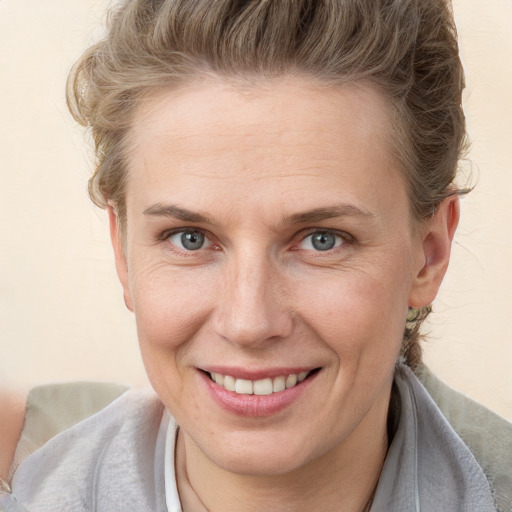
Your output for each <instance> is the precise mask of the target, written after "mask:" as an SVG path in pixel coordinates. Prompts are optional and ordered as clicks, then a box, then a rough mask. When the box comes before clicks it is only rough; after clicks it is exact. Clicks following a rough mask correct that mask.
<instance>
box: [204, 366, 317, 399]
mask: <svg viewBox="0 0 512 512" xmlns="http://www.w3.org/2000/svg"><path fill="white" fill-rule="evenodd" d="M308 374H309V372H300V373H298V374H296V373H292V374H291V375H288V376H287V377H285V376H279V377H275V378H274V379H271V378H266V379H261V380H255V381H252V380H248V379H235V378H234V377H231V376H230V375H222V374H220V373H213V372H212V373H210V377H211V379H212V380H213V381H214V382H215V383H216V384H218V385H219V386H221V387H223V388H224V389H226V390H228V391H234V392H235V393H238V394H240V395H271V394H272V393H279V392H280V391H284V390H285V389H289V388H293V386H296V385H297V384H300V383H301V382H302V381H303V380H304V379H305V378H306V377H307V376H308Z"/></svg>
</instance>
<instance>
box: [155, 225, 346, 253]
mask: <svg viewBox="0 0 512 512" xmlns="http://www.w3.org/2000/svg"><path fill="white" fill-rule="evenodd" d="M183 233H200V234H202V235H203V236H204V237H205V239H206V240H207V241H208V242H209V245H208V246H207V247H200V248H199V249H197V250H195V251H194V250H186V249H181V248H179V247H177V246H176V244H174V243H172V242H170V240H169V239H170V238H171V237H172V236H174V235H179V234H183ZM316 233H322V234H327V235H333V236H335V237H336V238H337V239H338V240H339V241H340V242H341V243H339V244H338V245H335V246H334V247H332V248H329V249H327V250H325V251H322V250H314V249H305V250H306V251H310V252H312V253H315V255H318V256H322V255H323V254H325V255H328V254H332V253H333V252H334V251H337V250H343V249H344V248H345V245H347V244H354V243H355V239H354V237H353V236H352V235H350V234H348V233H347V232H345V231H336V230H333V229H322V228H314V229H309V230H308V231H307V232H306V233H304V232H300V233H298V234H296V235H295V236H294V237H293V239H295V240H296V242H293V246H292V249H291V250H292V251H300V250H301V249H300V248H299V247H298V246H299V245H300V244H301V243H303V242H304V241H306V240H307V239H308V238H309V237H312V236H313V235H314V234H316ZM158 239H159V241H161V242H167V245H168V246H170V247H171V250H172V251H173V252H175V253H179V254H180V255H187V256H193V255H194V253H196V252H200V251H201V250H204V249H208V248H212V250H219V249H220V244H217V243H215V242H214V241H213V240H212V239H213V237H212V236H211V235H210V234H209V233H208V232H206V231H204V230H202V229H200V228H187V227H184V228H183V227H181V228H177V229H173V230H170V231H169V230H168V231H164V232H163V233H162V234H161V235H160V236H159V237H158Z"/></svg>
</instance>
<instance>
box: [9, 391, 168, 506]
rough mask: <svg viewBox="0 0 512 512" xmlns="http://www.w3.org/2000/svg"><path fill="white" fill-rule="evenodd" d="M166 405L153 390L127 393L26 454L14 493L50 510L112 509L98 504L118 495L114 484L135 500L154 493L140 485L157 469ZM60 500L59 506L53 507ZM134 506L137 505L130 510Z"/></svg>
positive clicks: (125, 497) (23, 501)
mask: <svg viewBox="0 0 512 512" xmlns="http://www.w3.org/2000/svg"><path fill="white" fill-rule="evenodd" d="M163 410H164V409H163V405H162V403H161V402H160V401H159V400H158V398H157V397H156V395H155V394H154V392H151V391H133V390H132V391H127V392H126V393H123V394H122V395H121V396H120V397H119V398H117V399H115V400H114V401H113V402H112V403H111V404H109V405H108V406H107V407H105V408H104V409H102V410H101V411H99V412H98V413H96V414H93V415H92V416H90V417H88V418H86V419H85V420H83V421H81V422H80V423H78V424H76V425H74V426H73V427H71V428H68V429H67V430H65V431H63V432H61V433H60V434H58V435H57V436H55V437H53V438H52V439H51V440H49V441H48V442H47V443H46V444H45V445H44V446H43V447H42V448H40V449H38V450H37V451H35V452H34V453H32V454H31V455H30V456H29V457H27V458H26V459H25V460H24V461H23V462H22V463H21V464H20V466H19V467H18V469H17V470H16V472H15V474H14V477H13V480H12V493H13V496H15V499H16V500H17V501H18V502H19V503H21V504H23V506H25V507H26V508H27V509H29V510H30V509H31V507H35V506H38V507H40V508H39V510H44V511H46V510H48V511H50V510H51V511H52V512H54V511H55V510H59V511H60V510H63V511H64V510H90V509H91V510H92V509H94V510H96V509H97V510H100V509H101V510H108V507H107V506H106V505H105V507H106V508H104V509H103V508H101V507H100V508H95V507H96V505H95V504H96V500H98V499H100V500H101V499H103V498H105V497H106V499H107V498H108V500H112V499H113V498H112V496H114V495H115V496H116V499H119V500H120V499H121V496H117V494H116V492H117V491H116V489H117V490H119V492H121V490H122V492H123V493H124V494H123V496H122V499H123V500H125V501H127V502H128V501H130V503H133V504H136V503H137V504H140V503H142V501H141V500H144V499H150V498H151V497H152V496H153V495H154V492H152V491H147V492H146V493H145V494H144V493H143V492H141V489H140V485H142V484H145V485H149V484H147V482H146V481H148V477H149V475H151V474H152V472H153V471H154V464H155V461H154V452H155V446H156V439H157V437H158V435H159V432H160V430H161V428H160V427H161V422H162V417H163ZM41 475H44V478H43V477H42V476H41ZM140 482H142V484H140ZM112 485H114V486H115V489H111V488H110V487H111V486H112ZM138 486H139V487H138ZM131 493H134V495H133V496H132V495H131ZM137 493H138V495H137ZM143 494H144V496H142V495H143ZM128 495H129V499H128ZM148 496H149V497H150V498H147V497H148ZM57 500H58V501H57ZM57 503H58V505H59V507H60V508H55V507H56V504H57ZM132 509H133V510H135V509H136V507H135V508H128V509H126V510H132ZM141 509H142V510H145V509H148V510H151V507H149V508H148V507H146V508H144V507H142V508H141Z"/></svg>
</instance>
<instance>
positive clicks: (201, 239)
mask: <svg viewBox="0 0 512 512" xmlns="http://www.w3.org/2000/svg"><path fill="white" fill-rule="evenodd" d="M169 241H170V242H171V244H173V245H175V246H176V247H178V248H179V249H184V250H186V251H197V250H199V249H204V248H205V247H207V246H208V245H209V240H208V239H207V238H206V236H205V235H204V234H203V233H201V232H200V231H179V232H177V233H173V234H172V235H170V236H169Z"/></svg>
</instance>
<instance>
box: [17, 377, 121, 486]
mask: <svg viewBox="0 0 512 512" xmlns="http://www.w3.org/2000/svg"><path fill="white" fill-rule="evenodd" d="M127 389H128V388H127V387H126V386H122V385H120V384H114V383H110V382H68V383H64V384H47V385H45V386H37V387H35V388H33V389H31V390H30V392H29V394H28V397H27V406H26V411H25V422H24V425H23V429H22V431H21V436H20V440H19V442H18V445H17V446H16V452H15V453H14V461H13V463H12V465H11V470H10V475H9V478H8V480H11V479H12V476H13V475H14V472H15V471H16V468H17V467H18V466H19V465H20V463H21V462H22V461H23V460H25V459H26V458H27V457H28V456H29V455H30V454H31V453H33V452H34V451H36V450H37V449H38V448H40V447H41V446H43V444H45V443H46V442H47V441H49V440H50V439H51V438H52V437H55V436H56V435H57V434H58V433H59V432H62V431H63V430H66V429H68V428H70V427H72V426H73V425H75V424H77V423H79V422H80V421H82V420H84V419H85V418H88V417H89V416H92V415H93V414H95V413H96V412H98V411H100V410H101V409H103V408H104V407H106V406H107V405H108V404H110V403H111V402H112V401H113V400H114V399H115V398H117V397H118V396H119V395H121V394H122V393H124V392H125V391H126V390H127Z"/></svg>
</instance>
